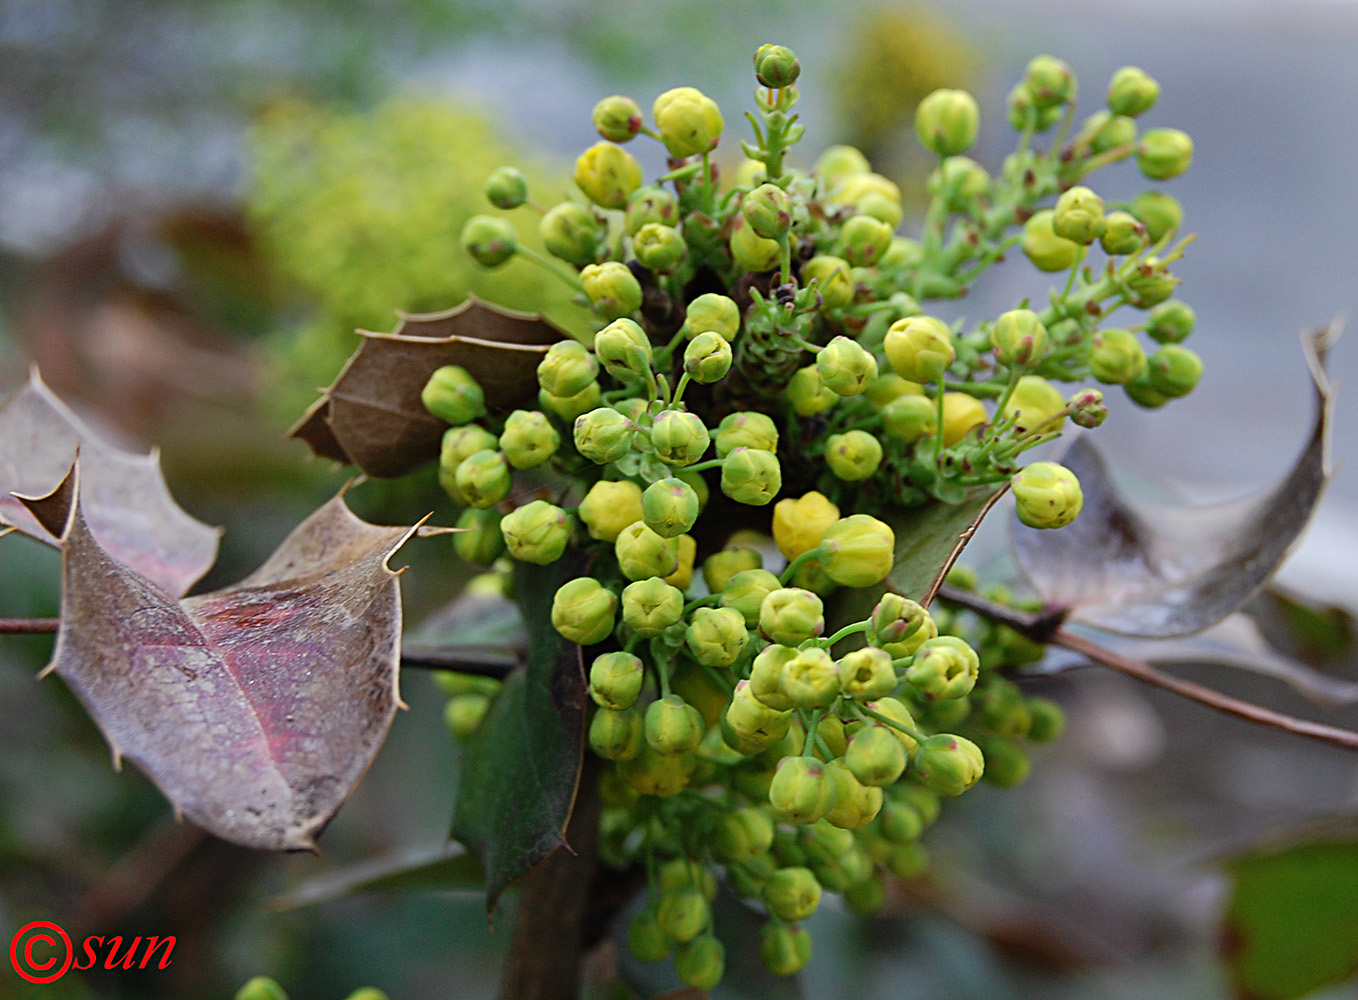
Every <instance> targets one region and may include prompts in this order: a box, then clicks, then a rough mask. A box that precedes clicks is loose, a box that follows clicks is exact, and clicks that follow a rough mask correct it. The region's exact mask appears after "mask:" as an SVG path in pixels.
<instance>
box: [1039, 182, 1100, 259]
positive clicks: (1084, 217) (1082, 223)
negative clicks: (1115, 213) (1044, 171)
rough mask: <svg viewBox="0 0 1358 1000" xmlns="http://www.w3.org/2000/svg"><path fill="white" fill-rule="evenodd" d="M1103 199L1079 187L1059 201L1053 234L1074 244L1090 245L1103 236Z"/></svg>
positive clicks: (1053, 220) (1053, 216) (1053, 221)
mask: <svg viewBox="0 0 1358 1000" xmlns="http://www.w3.org/2000/svg"><path fill="white" fill-rule="evenodd" d="M1104 225H1105V223H1104V218H1103V199H1102V198H1100V197H1099V196H1098V195H1096V194H1095V193H1094V192H1093V191H1091V190H1090V189H1089V188H1087V187H1084V186H1083V185H1077V186H1076V187H1073V188H1071V189H1070V190H1069V191H1067V192H1065V193H1064V194H1063V195H1061V197H1060V198H1058V199H1057V202H1056V209H1055V211H1054V213H1053V214H1052V232H1054V233H1055V234H1056V235H1057V236H1059V237H1061V238H1062V239H1065V240H1071V241H1072V242H1074V243H1083V244H1086V245H1088V244H1090V243H1093V242H1094V241H1095V240H1096V239H1098V238H1099V237H1100V236H1101V235H1103V230H1104Z"/></svg>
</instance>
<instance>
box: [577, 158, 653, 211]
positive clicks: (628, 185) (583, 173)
mask: <svg viewBox="0 0 1358 1000" xmlns="http://www.w3.org/2000/svg"><path fill="white" fill-rule="evenodd" d="M641 181H642V173H641V164H640V163H638V162H637V161H636V160H635V159H634V158H633V157H632V155H631V154H630V153H628V152H627V151H626V150H624V149H622V148H620V147H618V146H615V145H613V144H612V143H611V142H596V143H595V144H594V145H593V146H590V147H589V149H587V150H585V151H584V152H583V153H581V154H580V158H579V159H577V160H576V161H575V183H576V185H577V186H578V187H579V188H580V190H581V191H583V192H584V193H585V197H586V198H588V199H589V200H590V201H592V202H594V204H596V205H598V206H599V207H600V208H617V209H621V208H625V207H626V206H627V199H628V198H629V197H630V196H631V194H632V192H633V191H635V190H636V189H637V188H639V187H641Z"/></svg>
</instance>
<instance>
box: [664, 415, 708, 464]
mask: <svg viewBox="0 0 1358 1000" xmlns="http://www.w3.org/2000/svg"><path fill="white" fill-rule="evenodd" d="M710 440H711V438H710V436H709V435H708V433H707V428H706V427H705V426H704V425H703V420H702V417H700V416H698V415H697V414H696V413H688V412H686V411H684V410H662V411H661V412H660V413H659V414H658V415H657V416H656V418H655V423H654V424H653V425H652V426H651V443H652V444H653V445H655V455H656V458H658V459H660V461H662V462H664V463H665V464H666V465H678V466H685V465H692V464H693V463H695V462H697V461H698V460H699V459H700V458H702V457H703V452H705V451H707V446H708V444H709V443H710Z"/></svg>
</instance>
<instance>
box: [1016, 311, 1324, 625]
mask: <svg viewBox="0 0 1358 1000" xmlns="http://www.w3.org/2000/svg"><path fill="white" fill-rule="evenodd" d="M1336 335H1337V331H1336V330H1335V328H1333V327H1332V328H1331V329H1330V330H1327V331H1323V332H1320V333H1317V334H1314V335H1311V336H1308V337H1304V338H1303V341H1302V343H1303V349H1304V351H1305V354H1306V360H1307V364H1308V366H1309V367H1310V370H1311V375H1312V378H1313V381H1314V384H1315V395H1316V416H1315V422H1314V424H1313V427H1312V431H1311V436H1310V438H1309V440H1308V441H1307V443H1306V447H1305V448H1304V449H1303V451H1302V453H1301V455H1300V456H1299V457H1298V458H1297V461H1296V463H1295V464H1294V465H1293V467H1292V469H1291V471H1290V472H1289V473H1288V474H1287V476H1286V477H1285V478H1284V479H1283V481H1282V482H1281V483H1279V484H1278V485H1277V486H1276V487H1274V488H1273V489H1271V490H1268V491H1267V492H1265V493H1263V494H1261V495H1259V496H1254V497H1246V498H1244V499H1242V500H1235V501H1230V502H1228V503H1222V504H1211V505H1206V506H1197V507H1191V506H1158V507H1154V508H1152V507H1147V506H1139V505H1134V504H1133V503H1131V501H1130V500H1128V499H1127V498H1126V497H1125V496H1124V495H1123V494H1122V492H1121V491H1120V490H1119V489H1118V487H1117V486H1116V484H1115V483H1114V482H1113V480H1112V478H1111V477H1110V476H1109V474H1108V470H1107V466H1106V465H1105V463H1104V460H1103V458H1102V457H1101V456H1100V455H1099V453H1098V451H1097V450H1096V449H1095V448H1094V446H1093V445H1092V444H1090V443H1089V441H1088V439H1087V438H1084V437H1081V438H1080V439H1078V440H1077V441H1076V442H1075V443H1074V444H1073V445H1072V446H1071V447H1070V448H1069V449H1068V450H1067V451H1066V453H1065V456H1064V457H1063V458H1062V460H1061V461H1062V464H1064V465H1066V466H1067V467H1068V468H1069V469H1070V470H1071V471H1072V472H1074V473H1075V475H1076V476H1077V477H1078V478H1079V480H1080V486H1081V488H1082V490H1083V492H1084V509H1083V510H1082V511H1081V512H1080V516H1079V517H1077V518H1076V519H1075V521H1074V523H1072V524H1070V525H1068V526H1067V527H1064V528H1060V529H1057V530H1053V531H1039V530H1035V529H1033V528H1027V527H1024V526H1023V525H1021V524H1019V523H1017V521H1015V523H1014V525H1013V540H1014V548H1015V552H1016V554H1017V557H1018V562H1019V565H1020V567H1021V568H1022V570H1023V572H1024V574H1025V575H1026V576H1027V577H1028V579H1029V580H1031V581H1032V583H1033V585H1034V587H1036V588H1037V591H1038V593H1039V594H1040V595H1041V596H1042V598H1043V599H1044V600H1045V601H1046V602H1047V604H1048V605H1050V606H1054V607H1059V608H1067V609H1069V610H1070V618H1071V620H1072V621H1077V622H1081V623H1084V624H1087V625H1092V626H1095V627H1096V628H1101V629H1105V630H1107V631H1110V632H1118V633H1121V634H1124V635H1134V636H1140V637H1146V638H1158V637H1166V636H1176V635H1187V634H1190V633H1192V632H1197V631H1199V630H1201V629H1204V628H1206V627H1207V626H1209V625H1212V624H1214V623H1215V622H1218V621H1220V620H1221V619H1223V618H1225V617H1226V616H1227V615H1229V614H1231V613H1232V612H1234V611H1237V610H1239V609H1240V608H1241V607H1243V606H1244V605H1245V604H1246V603H1247V602H1248V601H1249V599H1250V598H1251V597H1253V596H1254V595H1255V594H1256V593H1257V592H1258V591H1259V589H1260V588H1261V587H1263V586H1264V584H1265V583H1267V582H1268V580H1269V578H1270V577H1271V576H1272V575H1273V574H1274V572H1276V570H1277V569H1278V566H1279V565H1280V564H1281V563H1282V561H1283V559H1284V558H1285V557H1286V556H1287V553H1288V552H1289V551H1290V550H1291V548H1292V546H1293V544H1294V543H1295V542H1296V541H1297V539H1298V538H1299V537H1300V535H1301V533H1302V531H1303V530H1304V529H1305V527H1306V524H1307V522H1308V521H1309V520H1310V517H1311V514H1312V512H1313V511H1314V510H1315V507H1316V504H1317V503H1319V501H1320V497H1321V494H1322V493H1323V492H1324V490H1325V486H1326V485H1327V484H1328V482H1329V479H1330V475H1331V468H1330V461H1329V434H1330V423H1331V421H1330V415H1329V414H1330V405H1331V401H1332V392H1331V389H1330V384H1329V381H1328V379H1327V378H1326V376H1325V370H1324V358H1325V352H1326V350H1327V349H1328V347H1329V345H1330V344H1331V343H1332V342H1333V340H1334V337H1335V336H1336Z"/></svg>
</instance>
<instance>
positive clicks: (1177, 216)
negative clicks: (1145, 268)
mask: <svg viewBox="0 0 1358 1000" xmlns="http://www.w3.org/2000/svg"><path fill="white" fill-rule="evenodd" d="M1131 212H1132V215H1134V216H1136V218H1137V219H1139V220H1140V221H1141V224H1142V225H1144V226H1145V227H1146V235H1147V236H1149V237H1150V240H1151V242H1152V243H1158V242H1160V239H1161V238H1162V237H1163V236H1164V235H1165V233H1168V232H1177V231H1178V229H1179V227H1180V226H1182V225H1183V222H1184V210H1183V206H1182V205H1180V204H1179V202H1178V200H1177V199H1175V198H1174V197H1173V196H1172V195H1167V194H1165V193H1164V192H1163V191H1143V192H1142V193H1141V194H1139V195H1137V196H1136V197H1135V198H1134V199H1133V200H1132V205H1131Z"/></svg>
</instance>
